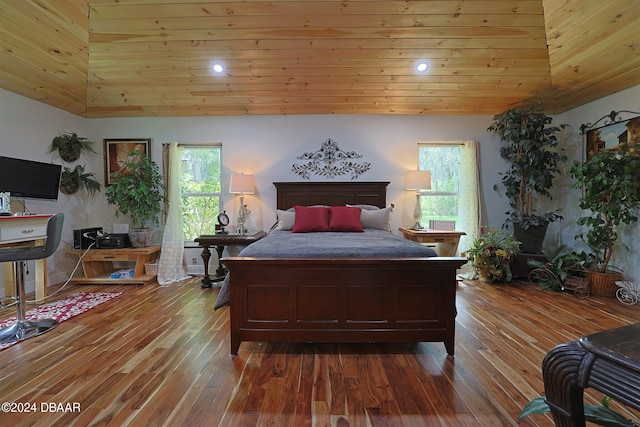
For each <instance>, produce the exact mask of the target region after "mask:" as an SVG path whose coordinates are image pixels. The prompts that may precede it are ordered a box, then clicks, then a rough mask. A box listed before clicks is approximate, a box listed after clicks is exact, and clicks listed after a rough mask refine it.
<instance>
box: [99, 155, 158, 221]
mask: <svg viewBox="0 0 640 427" xmlns="http://www.w3.org/2000/svg"><path fill="white" fill-rule="evenodd" d="M128 159H129V160H128V161H127V163H125V164H124V167H123V168H122V169H121V170H120V171H118V172H112V173H111V175H110V177H111V181H112V182H113V184H111V185H110V186H108V187H107V188H106V191H105V195H106V197H107V203H109V204H110V205H114V206H116V215H117V216H120V215H129V217H130V218H131V221H132V223H133V224H134V226H135V225H139V227H140V228H145V227H146V225H147V224H149V223H151V224H154V225H156V226H158V225H160V220H159V217H158V215H159V214H160V212H161V210H162V205H161V202H162V201H163V200H164V195H163V191H164V185H163V184H162V175H161V174H160V170H159V168H158V165H157V164H156V163H154V162H153V161H152V160H151V159H150V158H149V156H147V155H145V154H142V153H140V152H138V151H132V152H130V153H129V157H128Z"/></svg>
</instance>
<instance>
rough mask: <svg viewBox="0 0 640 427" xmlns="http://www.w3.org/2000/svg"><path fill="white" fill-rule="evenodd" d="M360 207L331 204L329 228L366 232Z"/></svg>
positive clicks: (332, 229)
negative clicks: (361, 221)
mask: <svg viewBox="0 0 640 427" xmlns="http://www.w3.org/2000/svg"><path fill="white" fill-rule="evenodd" d="M361 210H362V209H360V208H354V207H350V206H331V207H330V208H329V228H330V229H331V231H345V232H360V233H362V232H364V229H363V228H362V224H361V223H360V211H361Z"/></svg>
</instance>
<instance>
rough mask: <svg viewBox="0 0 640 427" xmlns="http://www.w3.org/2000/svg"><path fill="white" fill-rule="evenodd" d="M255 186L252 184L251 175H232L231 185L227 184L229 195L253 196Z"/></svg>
mask: <svg viewBox="0 0 640 427" xmlns="http://www.w3.org/2000/svg"><path fill="white" fill-rule="evenodd" d="M255 188H256V186H255V184H254V183H253V175H245V174H243V173H240V174H236V173H234V174H232V175H231V183H230V184H229V193H232V194H253V193H254V192H255Z"/></svg>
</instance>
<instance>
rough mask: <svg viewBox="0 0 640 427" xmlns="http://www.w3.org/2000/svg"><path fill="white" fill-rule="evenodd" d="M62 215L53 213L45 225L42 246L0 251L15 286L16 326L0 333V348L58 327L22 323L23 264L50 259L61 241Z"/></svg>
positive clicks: (46, 323) (40, 322)
mask: <svg viewBox="0 0 640 427" xmlns="http://www.w3.org/2000/svg"><path fill="white" fill-rule="evenodd" d="M63 222H64V214H62V213H57V214H55V215H53V216H52V217H51V218H49V220H48V221H47V240H46V241H45V244H44V245H43V246H35V247H33V246H31V247H29V246H19V247H12V248H6V249H0V262H13V263H14V271H15V285H16V306H17V311H18V314H17V318H16V323H14V324H13V325H11V326H8V327H6V328H4V329H2V330H0V344H8V343H12V342H15V341H22V340H26V339H27V338H32V337H35V336H36V335H40V334H43V333H45V332H47V331H48V330H50V329H52V328H53V327H54V326H56V325H57V324H58V322H57V321H56V320H55V319H43V320H38V321H29V320H26V319H25V303H26V301H27V299H26V297H25V290H24V262H25V261H29V260H34V259H43V258H48V257H49V256H51V255H52V254H53V253H54V252H55V251H56V249H57V248H58V245H59V244H60V238H61V237H62V223H63Z"/></svg>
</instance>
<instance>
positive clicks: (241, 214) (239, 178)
mask: <svg viewBox="0 0 640 427" xmlns="http://www.w3.org/2000/svg"><path fill="white" fill-rule="evenodd" d="M254 192H255V184H254V182H253V175H245V174H233V175H231V183H230V184H229V193H231V194H240V208H239V209H238V218H237V220H238V232H239V233H240V234H245V233H246V232H247V229H246V228H245V225H244V224H245V222H246V221H247V218H249V214H250V213H251V211H250V210H249V209H247V205H245V204H244V195H245V194H253V193H254Z"/></svg>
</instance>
